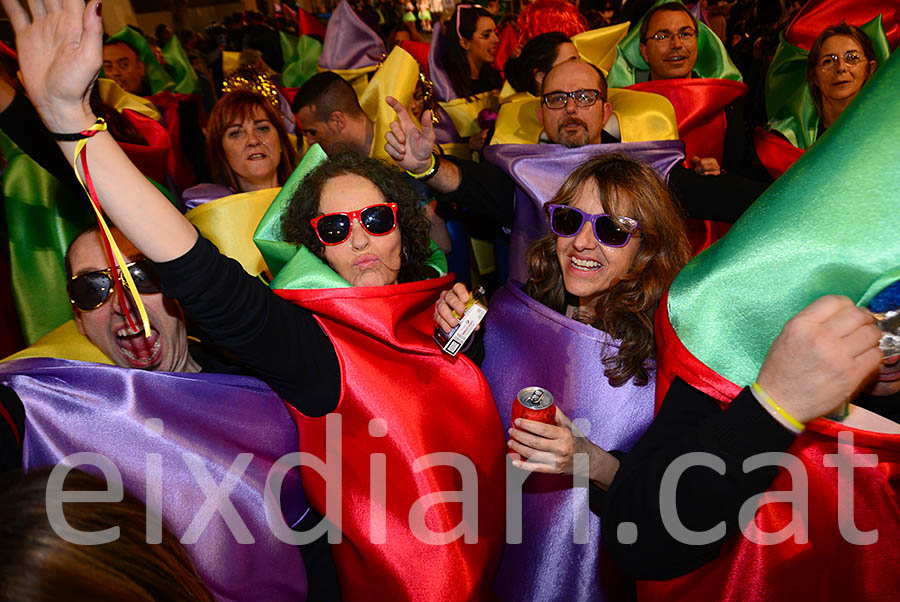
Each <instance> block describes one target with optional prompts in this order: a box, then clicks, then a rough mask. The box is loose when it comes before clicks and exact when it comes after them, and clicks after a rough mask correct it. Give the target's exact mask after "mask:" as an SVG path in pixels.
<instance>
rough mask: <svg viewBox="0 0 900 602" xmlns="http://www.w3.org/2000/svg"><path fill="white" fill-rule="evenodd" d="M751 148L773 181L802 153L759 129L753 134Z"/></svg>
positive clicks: (776, 136) (786, 142) (772, 134)
mask: <svg viewBox="0 0 900 602" xmlns="http://www.w3.org/2000/svg"><path fill="white" fill-rule="evenodd" d="M753 147H754V149H755V150H756V156H757V157H759V160H760V162H761V163H762V164H763V166H764V167H765V168H766V171H768V172H769V175H771V176H772V177H773V178H775V179H778V178H780V177H781V174H783V173H784V172H786V171H787V170H788V169H790V167H791V165H793V164H794V162H795V161H796V160H797V159H799V158H800V156H801V155H803V152H804V151H803V149H800V148H797V147H796V146H794V145H793V144H791V143H790V142H788V141H787V140H785V139H784V138H782V137H781V136H779V135H777V134H774V133H772V132H770V131H769V130H764V129H762V128H759V127H758V128H756V130H755V131H754V132H753Z"/></svg>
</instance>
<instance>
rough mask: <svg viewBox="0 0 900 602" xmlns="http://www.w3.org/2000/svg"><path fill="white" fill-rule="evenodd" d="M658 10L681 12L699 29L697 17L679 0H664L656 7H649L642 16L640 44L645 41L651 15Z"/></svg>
mask: <svg viewBox="0 0 900 602" xmlns="http://www.w3.org/2000/svg"><path fill="white" fill-rule="evenodd" d="M660 11H665V12H682V13H684V14H686V15H687V16H689V17H690V18H691V21H693V23H694V29H695V30H698V31H699V28H700V26H699V25H698V24H697V17H695V16H694V13H692V12H691V11H690V10H688V7H686V6H685V5H684V4H682V3H681V2H666V3H665V4H660V5H659V6H657V7H654V8H651V9H650V10H649V11H647V14H646V16H644V20H643V22H641V44H645V43H646V42H647V31H648V30H649V29H650V19H652V18H653V15H655V14H656V13H658V12H660Z"/></svg>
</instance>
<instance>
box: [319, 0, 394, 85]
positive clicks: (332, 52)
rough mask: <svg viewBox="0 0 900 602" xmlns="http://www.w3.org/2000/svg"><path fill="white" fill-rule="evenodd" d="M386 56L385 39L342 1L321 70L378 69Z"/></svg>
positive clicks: (332, 23) (331, 26)
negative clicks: (378, 65) (377, 66)
mask: <svg viewBox="0 0 900 602" xmlns="http://www.w3.org/2000/svg"><path fill="white" fill-rule="evenodd" d="M385 54H386V50H385V47H384V42H383V41H382V40H381V37H380V36H379V35H378V34H377V33H375V32H374V31H372V28H371V27H369V26H368V25H366V24H365V23H364V22H363V20H362V19H360V18H359V16H358V15H357V14H356V12H355V11H354V10H353V8H352V7H351V6H350V4H349V3H348V2H347V0H341V3H340V4H338V5H337V8H335V9H334V12H333V13H331V18H330V19H328V28H327V29H326V30H325V40H324V42H323V44H322V54H321V55H319V69H320V70H321V71H336V72H340V71H345V70H355V69H364V68H368V67H375V65H377V64H378V63H380V62H381V60H382V58H383V57H384V55H385Z"/></svg>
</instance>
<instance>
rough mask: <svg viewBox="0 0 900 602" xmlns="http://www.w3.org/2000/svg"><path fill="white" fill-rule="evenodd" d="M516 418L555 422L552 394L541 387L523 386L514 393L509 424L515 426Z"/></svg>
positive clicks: (548, 422) (545, 422)
mask: <svg viewBox="0 0 900 602" xmlns="http://www.w3.org/2000/svg"><path fill="white" fill-rule="evenodd" d="M517 418H524V419H526V420H534V421H535V422H543V423H544V424H556V405H555V400H554V399H553V394H552V393H551V392H550V391H548V390H547V389H544V388H542V387H525V388H524V389H522V390H521V391H519V392H518V393H517V394H516V399H515V400H514V401H513V405H512V415H511V417H510V424H512V425H513V426H515V424H516V419H517Z"/></svg>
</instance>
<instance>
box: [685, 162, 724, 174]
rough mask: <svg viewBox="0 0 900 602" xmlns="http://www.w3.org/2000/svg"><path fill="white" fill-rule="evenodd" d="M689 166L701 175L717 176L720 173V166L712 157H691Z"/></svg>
mask: <svg viewBox="0 0 900 602" xmlns="http://www.w3.org/2000/svg"><path fill="white" fill-rule="evenodd" d="M691 167H693V169H694V172H695V173H696V174H697V175H701V176H717V175H719V174H720V173H722V168H721V167H719V162H718V161H716V159H715V158H714V157H704V158H700V157H691Z"/></svg>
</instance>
